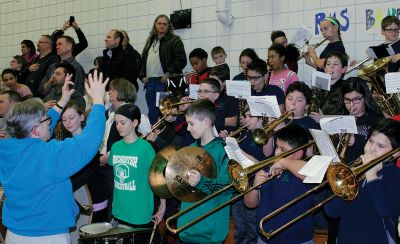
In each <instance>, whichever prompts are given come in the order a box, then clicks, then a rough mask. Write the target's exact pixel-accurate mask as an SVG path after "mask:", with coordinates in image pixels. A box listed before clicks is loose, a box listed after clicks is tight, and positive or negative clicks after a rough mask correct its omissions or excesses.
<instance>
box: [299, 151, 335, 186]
mask: <svg viewBox="0 0 400 244" xmlns="http://www.w3.org/2000/svg"><path fill="white" fill-rule="evenodd" d="M332 160H333V157H331V156H321V155H315V156H313V157H312V158H311V159H310V160H309V161H308V162H307V163H306V164H305V165H304V166H303V168H301V169H300V171H299V174H301V175H304V176H306V178H305V179H304V180H303V183H321V182H322V179H323V178H324V176H325V172H326V170H327V169H328V166H329V164H330V163H331V162H332Z"/></svg>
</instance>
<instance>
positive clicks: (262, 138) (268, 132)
mask: <svg viewBox="0 0 400 244" xmlns="http://www.w3.org/2000/svg"><path fill="white" fill-rule="evenodd" d="M293 114H294V113H293V111H292V110H290V111H288V112H286V113H285V114H283V115H282V116H281V117H279V118H278V119H277V120H275V121H274V122H273V123H272V124H268V125H267V126H265V127H264V128H263V129H259V128H258V129H255V130H254V131H253V140H254V142H255V143H257V144H258V145H264V144H265V143H267V141H268V139H269V138H271V137H272V136H273V135H274V133H275V132H274V129H275V128H276V127H277V126H278V125H279V124H281V123H283V122H284V121H285V120H286V119H288V118H289V117H291V120H290V122H291V121H293ZM290 122H289V123H290Z"/></svg>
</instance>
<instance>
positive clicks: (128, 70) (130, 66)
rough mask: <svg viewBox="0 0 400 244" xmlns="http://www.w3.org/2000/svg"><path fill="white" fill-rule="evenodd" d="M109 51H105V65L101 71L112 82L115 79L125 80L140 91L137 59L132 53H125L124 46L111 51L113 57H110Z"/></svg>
mask: <svg viewBox="0 0 400 244" xmlns="http://www.w3.org/2000/svg"><path fill="white" fill-rule="evenodd" d="M108 50H109V49H105V50H103V65H102V67H100V70H101V71H102V72H103V74H104V77H109V78H110V81H111V80H113V79H115V78H125V79H127V80H128V81H129V82H131V83H132V84H133V85H134V86H135V87H136V91H138V88H139V85H138V83H137V78H138V69H139V67H138V66H137V65H136V57H135V56H134V54H133V53H132V52H129V51H125V50H123V49H122V46H121V45H120V46H118V47H114V48H112V49H110V50H111V52H112V56H111V58H110V56H108V54H107V52H108Z"/></svg>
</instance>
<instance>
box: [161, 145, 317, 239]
mask: <svg viewBox="0 0 400 244" xmlns="http://www.w3.org/2000/svg"><path fill="white" fill-rule="evenodd" d="M314 143H315V142H314V141H310V142H308V143H306V144H304V145H302V146H300V147H297V148H294V149H292V150H289V151H287V152H284V153H282V154H280V155H277V156H275V157H272V158H269V159H266V160H264V161H261V162H259V163H258V164H255V165H252V166H250V167H248V168H243V167H242V166H241V165H240V163H239V162H237V161H235V160H229V163H228V174H229V178H230V179H231V184H229V185H227V186H225V187H223V188H221V189H220V190H218V191H216V192H214V193H213V194H211V195H208V196H206V197H205V198H203V199H201V200H199V201H197V202H196V204H193V205H192V206H190V207H188V208H186V209H184V210H182V211H180V212H178V213H176V214H174V215H172V216H171V217H169V218H168V219H167V220H166V221H165V225H166V227H167V229H168V230H169V231H170V232H171V233H174V234H178V233H180V232H182V231H183V230H185V229H187V228H189V227H191V226H192V225H194V224H196V223H198V222H200V221H201V220H203V219H205V218H207V217H208V216H210V215H212V214H214V213H216V212H217V211H219V210H221V209H223V208H225V207H226V206H228V205H230V204H231V203H233V202H235V201H237V200H238V199H239V198H241V197H242V196H244V195H245V194H247V193H248V192H250V191H252V190H254V189H255V188H257V187H259V186H261V185H263V184H264V183H266V182H267V181H269V180H271V179H272V178H274V177H275V176H276V175H274V176H271V177H269V178H268V179H266V180H265V181H264V182H262V183H260V184H259V185H256V186H252V187H249V178H250V175H253V174H255V173H256V172H257V171H258V170H260V169H262V168H265V167H267V166H270V165H272V164H273V163H275V162H276V161H278V160H280V159H282V158H284V157H287V156H289V155H290V154H293V153H295V152H297V151H299V150H303V149H305V148H307V147H309V146H311V145H313V144H314ZM232 186H233V187H234V188H235V189H237V190H238V191H239V192H241V193H240V194H239V195H237V196H235V197H233V198H232V199H230V200H229V201H226V202H225V203H223V204H221V205H219V206H218V207H216V208H214V209H212V210H210V211H209V212H207V213H205V214H203V215H202V216H199V217H198V218H196V219H194V220H192V221H191V222H189V223H187V224H186V225H184V226H181V227H179V228H176V229H174V228H173V227H171V224H170V223H171V222H173V221H174V220H176V219H177V218H179V217H181V216H182V215H184V214H186V213H188V212H190V211H192V210H193V209H195V208H197V207H198V206H200V205H202V204H204V203H205V202H207V201H209V200H210V199H213V198H214V197H216V196H218V195H220V194H221V193H223V192H226V191H227V190H229V189H230V188H231V187H232Z"/></svg>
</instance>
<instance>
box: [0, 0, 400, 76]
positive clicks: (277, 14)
mask: <svg viewBox="0 0 400 244" xmlns="http://www.w3.org/2000/svg"><path fill="white" fill-rule="evenodd" d="M217 1H223V0H181V1H179V0H148V1H144V0H1V1H0V67H1V68H5V67H8V65H9V60H10V58H11V56H13V55H15V54H20V47H19V46H20V45H19V44H20V42H21V41H22V40H23V39H31V40H33V41H34V42H35V43H36V41H37V40H38V38H39V35H41V34H50V33H51V32H52V31H53V30H54V29H56V28H60V27H61V26H62V23H63V21H64V20H67V19H68V18H69V16H70V15H74V16H75V17H76V20H77V22H78V23H79V24H80V26H81V28H82V30H83V31H84V33H85V34H86V36H87V38H88V41H89V47H88V49H86V50H85V51H84V52H83V53H82V54H80V55H79V56H78V57H77V59H78V61H79V62H81V63H82V65H83V66H84V68H85V70H86V71H88V70H89V69H90V68H91V67H92V63H93V59H94V58H95V57H96V56H98V55H101V53H102V49H103V48H104V41H103V40H104V35H105V33H106V32H107V30H108V29H110V28H118V29H125V30H127V31H128V33H129V35H130V38H131V43H132V44H133V46H134V47H135V48H136V49H137V50H139V52H141V51H142V49H143V45H144V42H145V40H146V38H147V37H148V34H149V31H150V29H151V27H152V24H153V21H154V19H155V17H156V16H157V15H158V14H161V13H163V14H167V15H169V14H170V13H171V12H172V11H173V10H178V9H180V8H181V4H180V2H182V8H183V9H186V8H191V9H192V28H190V29H184V30H177V31H176V34H178V35H180V36H181V38H182V39H183V42H184V44H185V49H186V53H187V54H189V52H190V51H191V50H192V49H193V48H196V47H202V48H203V49H205V50H206V51H207V52H209V53H210V51H211V49H212V48H213V47H214V46H216V45H220V46H222V47H224V48H225V50H226V51H227V53H228V60H227V62H228V64H229V65H230V67H231V73H232V74H231V75H232V76H233V75H235V74H237V73H239V72H240V69H239V67H238V63H239V62H238V57H239V54H240V52H241V50H243V49H244V48H247V47H252V48H255V50H256V51H257V53H258V55H259V56H260V57H261V58H264V59H265V58H266V56H267V55H266V53H267V49H268V46H269V45H270V44H271V41H270V34H271V32H272V30H283V31H285V32H286V34H287V35H288V36H289V39H290V36H292V35H293V34H294V33H295V31H296V30H297V29H298V28H299V27H300V26H302V25H304V26H307V27H310V28H311V30H312V31H313V32H314V22H315V21H314V20H315V15H316V14H317V13H319V12H325V13H326V14H327V15H330V14H331V13H334V12H336V14H337V15H338V16H337V17H338V19H339V21H341V22H342V24H345V21H344V19H343V18H342V17H340V16H339V14H340V11H342V10H343V9H346V8H347V16H348V18H349V21H350V26H349V29H348V30H347V31H346V32H343V33H342V37H343V40H344V43H345V47H346V50H347V53H348V54H349V56H350V59H351V60H354V59H357V60H362V59H363V58H364V57H365V54H364V52H365V49H366V48H367V47H368V46H370V45H373V44H379V43H381V42H382V41H383V37H382V35H381V34H380V25H377V26H376V27H375V28H372V29H370V30H368V31H367V30H366V26H365V19H366V14H365V10H366V9H368V8H370V9H374V10H375V12H376V10H377V9H381V10H382V12H383V13H382V15H383V17H385V16H386V15H387V8H388V7H390V8H392V7H393V8H394V7H399V8H400V1H398V0H397V1H388V0H375V1H373V0H228V6H230V7H231V12H232V15H233V16H234V17H235V18H236V19H235V21H234V23H233V24H232V25H231V26H224V25H223V24H221V23H220V22H219V21H218V20H217V15H216V12H215V11H216V5H217ZM375 17H376V13H375ZM378 22H379V23H380V21H378ZM67 34H68V35H71V36H73V37H76V35H75V32H74V31H73V29H69V30H68V31H67ZM320 40H321V36H320V35H318V36H316V37H314V38H313V39H312V40H311V43H317V42H319V41H320ZM322 49H323V46H322V47H320V48H319V49H318V50H317V52H318V53H319V52H321V51H322ZM209 65H210V66H211V65H213V63H212V60H211V57H209ZM185 70H191V67H190V65H188V66H187V67H186V68H185ZM298 75H299V78H300V79H302V80H304V81H306V82H308V81H309V80H310V77H311V68H309V67H308V66H307V67H306V65H303V63H300V66H299V74H298Z"/></svg>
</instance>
